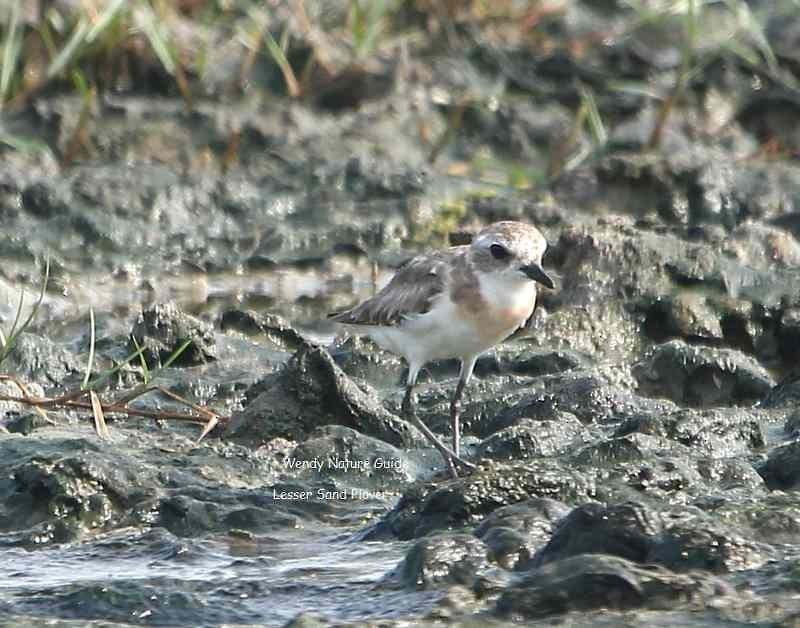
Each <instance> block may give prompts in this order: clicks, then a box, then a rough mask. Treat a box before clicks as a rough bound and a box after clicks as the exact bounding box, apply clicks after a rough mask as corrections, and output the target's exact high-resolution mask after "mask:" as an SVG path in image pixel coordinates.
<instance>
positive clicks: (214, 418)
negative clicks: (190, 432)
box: [0, 375, 230, 438]
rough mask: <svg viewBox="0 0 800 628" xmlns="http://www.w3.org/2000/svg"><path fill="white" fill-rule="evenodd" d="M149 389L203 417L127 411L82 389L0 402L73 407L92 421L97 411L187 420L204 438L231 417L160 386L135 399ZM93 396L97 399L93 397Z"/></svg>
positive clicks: (2, 398)
mask: <svg viewBox="0 0 800 628" xmlns="http://www.w3.org/2000/svg"><path fill="white" fill-rule="evenodd" d="M0 378H2V379H9V380H12V381H13V379H12V378H11V377H10V376H8V375H0ZM151 390H158V391H159V392H162V393H164V394H166V395H167V396H168V397H171V398H172V399H175V400H177V401H180V402H182V403H185V404H186V405H188V406H189V407H191V408H192V409H193V410H195V411H196V412H199V413H200V414H201V415H202V416H198V415H195V414H189V413H186V412H175V411H171V410H145V409H142V408H129V407H128V406H127V401H125V402H122V403H120V402H118V401H115V402H111V403H103V402H101V401H100V398H99V397H97V393H95V392H94V391H85V390H76V391H72V392H69V393H67V394H65V395H62V396H61V397H32V396H30V395H28V394H25V392H24V391H23V396H22V397H18V396H14V395H0V401H13V402H16V403H21V404H24V405H27V406H32V407H34V408H40V409H41V408H74V409H79V410H90V411H91V412H92V413H93V414H94V415H95V418H96V417H97V412H98V408H99V411H101V412H102V414H103V415H104V416H105V415H108V414H125V415H128V416H131V417H141V418H146V419H167V420H172V421H188V422H190V423H198V424H201V425H203V426H205V427H206V429H205V430H204V431H203V435H202V436H201V438H202V437H203V436H205V434H207V433H208V431H210V429H209V428H208V426H209V425H210V424H211V423H213V425H212V428H213V427H214V425H218V424H219V423H223V424H225V423H227V422H228V421H229V420H230V417H224V416H220V415H218V414H216V413H215V412H213V411H211V410H208V409H207V408H202V407H200V406H198V405H196V404H193V403H191V402H189V401H187V400H185V399H183V398H181V397H180V396H178V395H176V394H175V393H172V392H170V391H167V390H166V389H164V388H161V387H160V386H155V387H152V388H150V389H148V390H143V391H141V392H139V393H138V394H137V395H135V396H136V397H138V396H140V395H142V394H144V393H145V392H150V391H151ZM92 395H94V396H95V397H96V398H97V400H96V403H95V400H94V399H93V398H92ZM82 396H86V397H88V399H89V400H88V401H82V400H80V397H82Z"/></svg>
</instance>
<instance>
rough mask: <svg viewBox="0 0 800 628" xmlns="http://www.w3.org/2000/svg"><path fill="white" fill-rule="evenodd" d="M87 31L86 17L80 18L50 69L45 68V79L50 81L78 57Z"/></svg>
mask: <svg viewBox="0 0 800 628" xmlns="http://www.w3.org/2000/svg"><path fill="white" fill-rule="evenodd" d="M88 31H89V22H88V21H87V19H86V17H81V19H80V20H79V21H78V23H77V24H76V25H75V29H74V30H73V31H72V35H70V38H69V40H68V41H67V43H66V45H65V46H64V47H63V48H62V49H61V52H59V53H58V55H57V56H56V58H55V59H53V61H52V63H51V64H50V67H49V68H47V78H48V80H49V79H52V78H53V77H54V76H56V75H58V74H60V73H61V72H62V71H63V70H64V68H66V67H67V66H68V65H69V64H70V63H71V62H72V60H73V59H74V58H75V57H76V56H77V55H78V53H79V52H80V49H81V47H82V46H83V44H84V43H85V41H86V33H87V32H88Z"/></svg>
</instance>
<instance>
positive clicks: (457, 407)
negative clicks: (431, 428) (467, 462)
mask: <svg viewBox="0 0 800 628" xmlns="http://www.w3.org/2000/svg"><path fill="white" fill-rule="evenodd" d="M463 393H464V380H463V379H459V380H458V385H457V386H456V392H455V393H454V394H453V399H452V401H450V425H451V427H452V429H453V453H454V454H455V455H456V456H457V455H459V448H460V446H461V424H460V418H461V417H460V414H461V395H462V394H463Z"/></svg>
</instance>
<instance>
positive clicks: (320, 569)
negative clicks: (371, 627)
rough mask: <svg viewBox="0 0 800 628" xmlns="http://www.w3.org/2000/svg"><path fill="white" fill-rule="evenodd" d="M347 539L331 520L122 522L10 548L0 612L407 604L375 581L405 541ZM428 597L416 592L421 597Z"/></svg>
mask: <svg viewBox="0 0 800 628" xmlns="http://www.w3.org/2000/svg"><path fill="white" fill-rule="evenodd" d="M349 539H350V535H349V534H348V533H347V531H337V530H333V529H327V530H317V531H314V530H308V529H304V530H295V531H292V530H287V531H285V532H281V534H280V536H276V537H264V538H249V537H248V538H238V537H237V536H235V535H232V536H230V537H228V538H225V539H215V538H211V539H203V540H195V539H179V538H176V537H173V536H172V535H170V534H168V533H166V532H164V531H159V530H151V531H146V532H139V531H131V530H123V531H118V532H115V533H113V534H112V535H108V536H105V537H102V538H98V539H95V540H94V541H92V542H90V543H85V544H81V545H64V546H61V547H52V548H50V549H48V550H47V552H29V551H25V550H21V549H7V550H4V561H3V567H2V569H0V612H1V613H2V614H3V615H6V616H14V615H19V614H23V615H42V616H52V615H53V614H58V615H60V616H62V617H73V618H85V619H94V618H104V619H107V620H112V621H113V620H118V621H126V620H127V621H134V622H135V623H144V624H153V625H164V624H177V623H180V624H183V625H207V624H208V623H210V622H211V618H212V617H213V618H214V622H246V623H251V622H252V623H258V624H259V625H270V626H272V625H282V624H283V623H285V622H286V621H287V620H289V619H291V618H292V617H294V616H295V615H297V614H298V613H300V612H303V611H313V612H314V614H319V615H322V616H327V617H331V618H337V619H340V620H359V619H361V620H364V619H370V618H374V619H377V618H379V617H382V618H389V617H392V616H395V615H396V616H400V615H401V614H402V613H405V612H407V611H408V603H409V597H408V593H406V592H404V593H403V594H402V595H398V594H397V593H395V592H382V591H378V590H376V589H375V585H376V583H377V582H378V581H379V580H380V579H381V577H382V576H383V575H384V574H385V573H386V572H387V571H388V570H390V569H391V568H392V567H394V566H395V565H396V564H397V562H399V561H400V560H401V559H402V556H403V554H404V551H405V549H406V548H407V543H402V542H393V543H387V542H374V543H371V542H358V543H354V542H350V540H349ZM394 597H397V600H396V601H395V602H394V603H393V602H392V599H393V598H394ZM401 600H402V602H401ZM426 600H427V601H426ZM431 600H432V597H431V595H430V594H427V595H423V594H420V596H419V600H418V602H419V604H420V606H421V607H422V606H424V605H425V604H426V603H430V601H431ZM379 609H380V610H379Z"/></svg>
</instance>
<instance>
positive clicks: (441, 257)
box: [330, 247, 461, 325]
mask: <svg viewBox="0 0 800 628" xmlns="http://www.w3.org/2000/svg"><path fill="white" fill-rule="evenodd" d="M460 248H461V247H458V249H460ZM454 254H457V249H450V250H448V251H437V252H435V253H428V254H425V255H418V256H417V257H414V258H413V259H411V260H410V261H409V262H408V263H407V264H406V265H405V266H403V267H402V268H400V269H399V270H398V271H397V273H395V275H394V277H392V279H391V281H389V283H388V284H386V286H385V287H384V288H383V290H381V291H380V292H379V293H378V294H376V295H375V296H374V297H372V298H371V299H367V300H366V301H364V302H363V303H360V304H359V305H357V306H355V307H354V308H352V309H350V310H347V311H346V312H340V313H337V314H332V315H331V316H330V319H331V320H333V321H336V322H338V323H347V324H350V325H399V324H400V323H402V322H403V320H404V319H405V318H407V317H409V316H413V315H415V314H424V313H425V312H427V311H428V310H430V308H431V305H432V303H433V300H434V299H435V298H436V297H437V296H438V295H440V294H441V293H442V292H443V291H444V287H445V282H446V281H447V273H448V272H449V267H450V265H449V261H450V260H451V259H452V257H453V256H454Z"/></svg>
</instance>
